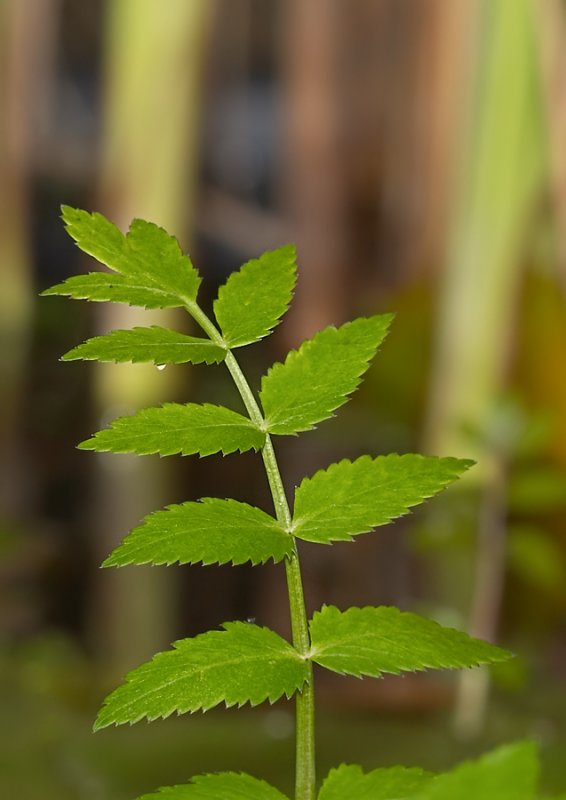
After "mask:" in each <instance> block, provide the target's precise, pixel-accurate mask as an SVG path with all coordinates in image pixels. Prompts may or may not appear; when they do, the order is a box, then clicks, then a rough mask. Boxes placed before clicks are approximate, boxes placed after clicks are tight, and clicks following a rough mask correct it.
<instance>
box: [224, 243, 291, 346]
mask: <svg viewBox="0 0 566 800" xmlns="http://www.w3.org/2000/svg"><path fill="white" fill-rule="evenodd" d="M296 258H297V252H296V249H295V247H294V246H293V245H287V246H286V247H280V248H279V249H278V250H271V251H269V252H267V253H264V254H263V255H261V256H260V257H259V258H254V259H253V260H252V261H248V262H247V263H246V264H244V265H243V267H242V268H241V269H240V270H239V271H238V272H234V273H233V274H232V275H230V277H229V278H228V280H227V281H226V283H225V285H224V286H222V287H221V288H220V291H219V292H218V299H217V300H216V301H215V303H214V314H215V316H216V319H217V321H218V324H219V325H220V329H221V331H222V335H223V337H224V340H225V341H226V343H227V344H228V346H229V347H242V346H243V345H245V344H251V343H252V342H257V341H258V340H259V339H263V337H264V336H267V335H268V334H269V333H270V332H271V331H272V330H273V328H274V327H275V326H276V325H277V324H278V322H279V321H280V319H281V317H282V316H283V314H284V313H285V312H286V311H287V308H288V307H289V303H290V302H291V298H292V296H293V289H294V287H295V281H296V272H297V266H296Z"/></svg>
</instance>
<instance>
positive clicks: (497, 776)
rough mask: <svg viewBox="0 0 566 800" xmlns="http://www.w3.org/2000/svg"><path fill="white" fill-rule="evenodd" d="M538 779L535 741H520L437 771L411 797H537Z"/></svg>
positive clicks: (470, 799) (516, 799) (515, 799)
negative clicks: (441, 772)
mask: <svg viewBox="0 0 566 800" xmlns="http://www.w3.org/2000/svg"><path fill="white" fill-rule="evenodd" d="M537 779H538V757H537V749H536V746H535V744H534V743H533V742H517V743H514V744H510V745H506V746H504V747H499V748H497V750H494V751H493V752H491V753H488V754H487V755H485V756H483V757H482V758H480V759H478V760H477V761H471V762H468V763H465V764H460V765H459V766H457V767H456V768H455V769H453V770H451V771H450V772H447V773H445V774H443V775H438V776H437V777H435V778H434V779H433V780H432V781H431V783H430V784H429V785H428V786H427V787H426V788H425V790H424V791H422V792H419V793H416V794H415V795H414V796H413V795H411V797H410V800H478V799H479V798H481V800H534V798H535V797H536V784H537Z"/></svg>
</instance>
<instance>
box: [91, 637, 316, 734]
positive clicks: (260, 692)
mask: <svg viewBox="0 0 566 800" xmlns="http://www.w3.org/2000/svg"><path fill="white" fill-rule="evenodd" d="M223 628H224V630H223V631H208V632H207V633H201V634H200V635H199V636H195V637H194V638H192V639H181V640H180V641H178V642H175V643H174V645H173V647H174V650H168V651H167V652H165V653H158V654H157V655H156V656H154V657H153V659H152V660H151V661H148V662H147V663H146V664H142V666H141V667H138V668H137V669H135V670H133V671H132V672H130V673H128V675H126V682H125V683H124V684H123V685H122V686H119V687H118V688H117V689H116V690H115V691H114V692H112V694H111V695H109V696H108V697H107V698H106V700H105V701H104V706H103V708H102V710H101V711H100V713H99V715H98V717H97V719H96V724H95V730H99V729H100V728H105V727H106V726H107V725H112V724H114V725H121V724H123V723H125V722H130V723H132V722H138V720H140V719H143V718H144V717H146V718H147V719H149V720H152V719H157V718H158V717H169V716H170V715H171V714H172V713H173V712H174V711H176V712H177V713H178V714H184V713H186V712H187V711H199V710H201V709H202V710H203V711H207V710H208V709H210V708H214V706H217V705H218V704H219V703H225V704H226V705H227V706H235V705H238V706H241V705H244V703H250V704H251V705H253V706H256V705H258V704H259V703H263V702H264V701H265V700H269V701H270V702H271V703H274V702H275V701H276V700H278V699H279V698H280V697H281V696H282V695H285V696H286V697H291V696H292V695H293V694H294V693H295V692H296V690H297V689H300V688H301V686H302V685H303V683H304V682H305V680H306V677H307V673H306V664H305V662H304V660H303V659H301V658H300V656H299V654H298V653H297V652H296V651H295V650H294V649H293V648H292V647H291V645H290V644H289V643H288V642H286V641H285V639H282V638H281V637H280V636H278V634H276V633H274V632H273V631H271V630H269V629H268V628H260V627H258V626H257V625H252V624H251V623H248V622H227V623H225V624H224V625H223Z"/></svg>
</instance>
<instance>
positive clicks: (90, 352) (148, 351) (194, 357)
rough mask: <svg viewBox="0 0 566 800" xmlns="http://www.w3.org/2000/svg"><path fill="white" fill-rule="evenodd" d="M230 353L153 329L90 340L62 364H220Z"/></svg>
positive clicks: (72, 352) (113, 333)
mask: <svg viewBox="0 0 566 800" xmlns="http://www.w3.org/2000/svg"><path fill="white" fill-rule="evenodd" d="M225 356H226V351H225V350H224V349H223V348H222V347H219V346H218V345H216V344H214V343H213V342H211V341H210V340H209V339H200V338H196V337H195V336H186V335H185V334H183V333H178V332H177V331H171V330H169V329H167V328H161V327H159V325H152V326H151V327H149V328H131V329H130V330H117V331H112V332H111V333H108V334H106V335H105V336H95V337H94V338H93V339H87V341H86V342H83V344H80V345H79V346H78V347H75V348H73V349H72V350H69V352H68V353H65V355H64V356H63V357H62V359H61V360H62V361H76V360H78V359H83V360H84V361H116V362H124V361H132V362H150V363H153V364H184V363H186V362H190V363H191V364H201V363H202V362H204V363H206V364H215V363H216V364H217V363H218V362H220V361H223V360H224V358H225Z"/></svg>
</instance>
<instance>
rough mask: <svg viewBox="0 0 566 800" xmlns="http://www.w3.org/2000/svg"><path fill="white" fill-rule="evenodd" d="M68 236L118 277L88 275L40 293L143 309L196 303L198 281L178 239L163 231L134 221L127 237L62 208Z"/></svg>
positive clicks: (99, 219)
mask: <svg viewBox="0 0 566 800" xmlns="http://www.w3.org/2000/svg"><path fill="white" fill-rule="evenodd" d="M62 210H63V220H64V222H65V227H66V229H67V232H68V233H69V235H70V236H71V237H72V238H73V239H74V240H75V241H76V243H77V244H78V246H79V247H80V249H81V250H83V251H84V252H85V253H88V254H89V255H91V256H93V257H94V258H96V259H97V260H98V261H100V262H101V263H102V264H104V265H105V266H107V267H109V268H110V269H111V270H113V271H114V272H117V273H119V274H118V276H114V275H106V274H105V273H99V274H96V273H91V274H90V275H80V276H76V277H74V278H69V279H68V280H67V281H64V282H63V283H62V284H58V285H57V286H54V287H52V288H51V289H48V290H47V291H46V292H44V294H66V295H69V296H71V297H76V298H83V299H87V300H114V301H117V302H126V303H129V304H130V305H142V306H145V307H147V308H168V307H174V306H182V305H184V304H185V303H187V302H191V301H194V300H195V298H196V296H197V292H198V287H199V285H200V277H199V275H198V273H197V271H196V270H195V268H194V267H193V265H192V264H191V261H190V259H189V258H188V257H187V256H184V255H183V253H182V251H181V248H180V247H179V243H178V242H177V240H176V239H175V238H174V237H173V236H170V235H169V234H168V233H167V232H166V231H164V230H163V228H160V227H159V226H158V225H154V224H153V223H151V222H145V221H144V220H139V219H136V220H134V221H133V222H132V224H131V225H130V229H129V231H128V233H127V235H126V236H124V234H123V233H122V232H121V231H120V230H119V229H118V228H117V227H116V226H115V225H114V224H113V223H112V222H110V221H109V220H107V219H106V217H104V216H102V214H98V213H94V214H89V213H88V212H87V211H82V210H80V209H74V208H70V207H69V206H63V208H62Z"/></svg>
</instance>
